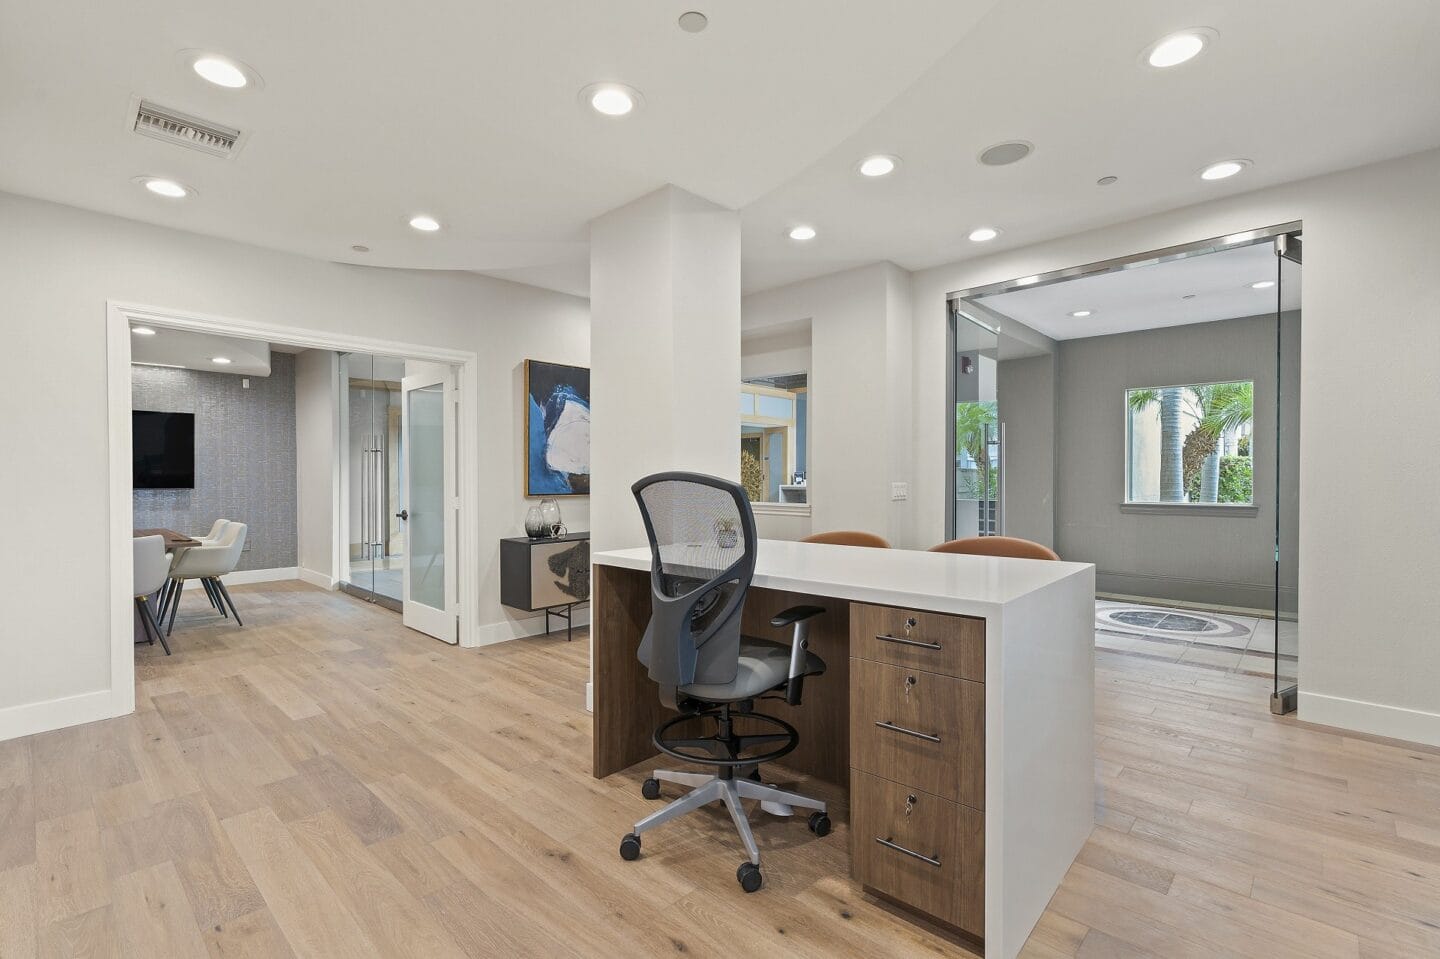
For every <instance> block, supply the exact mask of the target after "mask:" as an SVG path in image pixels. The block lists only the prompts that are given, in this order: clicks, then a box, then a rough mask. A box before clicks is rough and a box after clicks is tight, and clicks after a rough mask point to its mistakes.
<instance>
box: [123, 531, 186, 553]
mask: <svg viewBox="0 0 1440 959" xmlns="http://www.w3.org/2000/svg"><path fill="white" fill-rule="evenodd" d="M142 536H163V537H165V549H166V550H167V551H168V550H176V549H187V548H189V547H191V546H199V545H200V541H199V540H198V539H196V538H195V537H193V536H186V535H185V534H184V533H177V532H175V531H174V530H173V529H165V528H163V527H161V528H159V529H137V530H135V538H136V539H139V538H140V537H142Z"/></svg>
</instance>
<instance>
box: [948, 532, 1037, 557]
mask: <svg viewBox="0 0 1440 959" xmlns="http://www.w3.org/2000/svg"><path fill="white" fill-rule="evenodd" d="M929 551H930V552H932V553H969V554H970V555H972V556H1009V557H1012V558H1014V559H1059V558H1060V554H1059V553H1057V552H1055V551H1054V550H1053V549H1051V548H1050V547H1048V546H1041V545H1040V544H1039V543H1032V542H1030V540H1028V539H1020V538H1019V537H1017V536H967V537H966V538H965V539H952V540H950V541H949V542H948V543H941V544H940V545H939V546H932V547H930V550H929Z"/></svg>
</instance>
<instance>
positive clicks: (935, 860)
mask: <svg viewBox="0 0 1440 959" xmlns="http://www.w3.org/2000/svg"><path fill="white" fill-rule="evenodd" d="M875 841H876V842H878V843H879V844H880V845H882V846H884V847H885V848H886V849H893V850H895V851H896V852H899V853H904V854H905V855H907V856H910V857H911V858H914V859H918V860H920V861H921V862H928V863H929V864H930V865H932V866H934V867H935V868H936V869H939V868H940V858H939V857H938V856H934V857H932V856H927V855H925V854H924V853H919V852H916V851H915V850H913V849H906V848H905V847H904V846H902V845H900V844H899V843H898V842H891V841H890V840H888V839H881V838H880V837H879V836H876V837H875Z"/></svg>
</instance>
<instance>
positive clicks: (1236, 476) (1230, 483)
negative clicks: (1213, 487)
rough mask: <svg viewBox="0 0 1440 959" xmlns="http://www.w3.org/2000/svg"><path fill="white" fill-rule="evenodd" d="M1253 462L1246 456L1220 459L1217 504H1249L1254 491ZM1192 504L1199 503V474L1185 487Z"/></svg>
mask: <svg viewBox="0 0 1440 959" xmlns="http://www.w3.org/2000/svg"><path fill="white" fill-rule="evenodd" d="M1253 466H1254V464H1253V461H1252V460H1251V459H1250V457H1248V456H1222V457H1220V492H1219V494H1218V495H1217V496H1216V498H1215V502H1217V503H1249V502H1250V501H1251V499H1250V497H1251V493H1252V491H1253V489H1254V485H1255V480H1254V469H1253ZM1185 492H1186V493H1187V494H1188V495H1189V497H1190V501H1191V502H1192V503H1195V502H1199V501H1200V474H1199V472H1196V474H1195V478H1194V480H1193V481H1192V482H1191V483H1190V485H1189V486H1186V487H1185Z"/></svg>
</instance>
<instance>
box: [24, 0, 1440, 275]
mask: <svg viewBox="0 0 1440 959" xmlns="http://www.w3.org/2000/svg"><path fill="white" fill-rule="evenodd" d="M694 5H695V0H679V2H675V0H612V2H608V3H603V4H601V3H594V2H587V0H552V2H547V3H513V2H501V0H429V2H427V3H423V4H398V3H393V2H390V0H350V2H348V3H346V4H344V5H341V6H332V5H317V4H294V3H286V2H282V0H252V2H249V3H245V4H228V5H211V4H198V3H183V2H181V0H132V2H127V3H123V4H120V3H93V2H89V0H49V2H46V3H43V4H40V3H33V2H29V0H0V143H3V144H4V145H5V150H4V154H3V158H0V189H4V190H9V191H13V192H16V193H22V194H27V195H31V196H38V197H42V198H46V199H51V200H56V201H59V202H63V203H69V204H73V205H76V206H81V207H85V208H89V209H96V210H101V211H104V212H109V213H115V214H119V215H121V216H127V217H131V218H134V219H139V220H144V221H148V222H153V223H160V224H164V225H167V226H173V227H177V228H181V229H187V230H194V231H197V232H200V233H207V234H212V235H216V236H223V237H228V238H231V239H237V240H242V241H246V242H251V243H256V244H260V245H263V246H268V247H273V248H277V249H283V250H289V251H293V252H297V253H303V254H307V255H311V256H316V257H321V258H324V259H331V260H340V261H346V262H362V263H368V264H374V265H378V266H394V267H414V268H432V269H466V270H475V271H479V272H485V273H490V274H493V275H498V276H507V277H510V278H513V279H518V280H521V281H524V282H530V283H535V284H537V285H542V286H549V287H551V288H555V289H562V290H566V291H568V292H574V293H584V292H585V291H586V289H587V288H588V267H587V263H586V260H587V256H588V242H587V229H586V224H587V223H588V222H589V221H590V220H591V219H593V218H594V217H595V216H597V215H599V214H601V213H603V212H605V211H607V210H609V209H612V208H614V207H616V206H619V205H621V204H623V203H625V202H628V201H629V200H631V199H633V198H635V197H637V196H640V195H642V194H644V193H646V192H648V191H650V190H652V189H655V188H657V187H659V186H661V185H662V184H664V183H666V182H671V183H675V184H677V185H679V186H681V187H683V188H685V189H688V190H691V191H693V192H695V193H698V194H700V195H702V196H705V197H708V198H710V199H712V200H714V201H716V202H719V203H722V204H725V205H727V206H731V207H734V208H737V209H740V210H741V211H742V219H743V223H744V279H745V286H746V289H747V290H751V291H753V290H757V289H763V288H767V287H770V286H773V285H777V284H780V283H784V282H788V281H792V280H796V279H801V278H804V277H808V276H814V275H819V274H822V273H826V272H830V271H832V270H836V269H841V268H844V267H848V266H854V265H858V264H861V263H868V262H874V261H876V260H881V259H889V260H893V261H895V262H897V263H899V264H900V265H901V266H904V267H906V268H909V269H918V268H922V267H926V266H931V265H934V264H937V263H942V262H946V261H949V260H954V259H959V258H963V257H965V256H971V255H978V254H980V253H990V252H993V251H994V250H996V249H998V248H1002V247H1005V246H1011V245H1023V244H1027V243H1032V242H1035V241H1037V240H1041V239H1045V238H1048V237H1053V236H1058V235H1062V234H1065V233H1069V232H1073V231H1075V230H1079V229H1085V228H1090V227H1094V226H1099V225H1103V224H1105V223H1110V222H1116V221H1120V220H1124V219H1128V218H1131V217H1134V216H1137V215H1142V214H1145V213H1149V212H1155V211H1158V210H1162V209H1169V208H1173V207H1176V206H1181V205H1184V204H1188V203H1192V202H1196V201H1200V200H1204V199H1206V198H1209V197H1214V196H1221V195H1226V194H1230V193H1235V192H1239V191H1242V190H1247V189H1252V188H1255V187H1259V186H1265V185H1269V184H1273V183H1277V182H1282V181H1287V180H1293V179H1297V178H1300V177H1304V176H1309V175H1313V174H1317V173H1322V172H1327V171H1331V170H1336V169H1342V168H1345V167H1350V166H1355V165H1358V164H1361V163H1365V162H1369V161H1373V160H1377V159H1382V158H1385V157H1391V156H1398V155H1402V154H1405V153H1411V152H1415V151H1418V150H1421V149H1426V148H1429V147H1433V146H1436V145H1440V98H1437V97H1435V96H1434V91H1435V90H1436V89H1440V56H1437V55H1436V54H1435V46H1436V44H1437V41H1440V4H1436V3H1434V2H1433V0H1385V2H1384V3H1376V4H1369V5H1366V6H1365V8H1364V13H1363V21H1357V17H1358V16H1359V15H1358V14H1357V13H1356V9H1357V8H1356V7H1355V5H1354V4H1353V3H1351V2H1342V0H1266V2H1264V3H1255V2H1253V0H1197V2H1190V3H1183V4H1182V3H1163V4H1161V3H1155V2H1154V0H1105V2H1104V3H1103V4H1102V3H1097V2H1090V3H1063V2H1056V0H906V2H904V3H899V4H844V5H841V4H835V3H830V2H826V0H785V2H784V3H774V2H764V0H729V2H728V3H726V4H724V5H717V6H714V7H711V8H710V9H708V10H706V12H707V13H708V14H709V15H710V18H711V20H710V27H709V29H708V30H706V31H705V32H703V33H700V34H687V33H684V32H682V31H680V30H679V28H678V27H677V26H676V24H675V19H676V17H677V16H678V15H679V14H680V13H681V12H683V11H685V10H687V9H691V8H692V7H693V6H694ZM701 8H702V9H705V5H704V4H701ZM281 24H283V28H278V29H277V25H281ZM1195 25H1206V26H1210V27H1214V28H1215V29H1217V30H1218V31H1219V40H1218V41H1217V42H1216V43H1215V44H1214V45H1213V46H1212V48H1211V49H1210V50H1207V51H1206V52H1205V53H1204V54H1203V55H1202V56H1201V57H1200V58H1198V59H1197V60H1195V61H1193V62H1191V63H1189V64H1186V65H1184V66H1181V67H1178V68H1175V69H1173V70H1170V71H1164V72H1159V71H1154V70H1151V69H1149V68H1146V67H1142V66H1141V65H1140V64H1139V54H1140V52H1141V50H1142V49H1143V48H1144V47H1145V46H1146V45H1147V44H1149V43H1151V42H1152V41H1154V40H1155V39H1157V38H1159V37H1160V36H1161V35H1163V34H1165V33H1167V32H1170V31H1173V30H1175V29H1178V28H1182V27H1187V26H1195ZM187 48H204V49H214V50H216V51H219V52H223V53H227V54H229V55H231V56H234V57H237V58H239V59H241V60H243V61H246V62H247V63H249V64H251V65H252V66H253V67H255V68H256V69H257V70H258V71H259V73H260V74H261V75H262V76H263V77H264V80H265V84H264V88H263V89H261V90H246V91H239V92H233V91H224V90H220V89H218V88H215V87H211V86H209V85H207V84H205V83H203V82H202V81H200V80H199V79H198V78H196V77H194V76H193V75H192V74H189V73H188V72H187V71H186V69H185V68H184V66H183V65H182V64H181V63H180V62H179V61H178V59H177V54H178V51H180V50H182V49H187ZM606 79H614V80H623V81H624V82H626V83H629V84H631V85H633V86H635V87H638V88H639V89H640V90H641V91H642V92H643V94H644V97H645V105H644V108H643V109H642V110H641V111H640V112H638V113H637V114H636V115H634V116H632V117H628V118H626V119H623V120H619V121H613V120H606V119H603V118H600V117H598V116H596V115H594V114H593V113H590V112H589V111H588V110H586V109H584V108H582V107H581V106H580V105H579V103H578V101H577V94H578V92H579V90H580V89H581V87H583V86H585V85H586V84H588V83H590V82H593V81H596V80H606ZM1427 90H1429V91H1431V92H1430V93H1428V94H1427V93H1426V92H1425V91H1427ZM135 95H140V96H144V97H147V98H149V99H152V100H155V101H156V102H158V103H161V104H163V105H165V106H169V107H174V108H177V109H181V110H184V111H187V112H190V113H195V114H198V115H200V116H202V117H206V118H209V119H213V120H217V121H220V122H222V123H228V124H231V125H234V126H238V127H240V128H241V129H243V130H245V131H246V132H247V133H248V134H249V139H248V141H247V142H246V144H245V146H244V148H243V149H242V150H241V152H240V154H239V155H238V156H237V157H236V158H235V159H233V160H219V159H214V158H211V157H208V156H204V155H202V154H198V153H193V152H190V151H185V150H181V149H177V148H175V147H173V146H170V145H167V144H163V143H159V142H156V141H153V140H148V139H145V138H142V137H138V136H135V135H134V134H132V133H130V132H129V131H128V130H127V129H126V128H125V114H126V109H127V107H128V105H129V102H130V99H131V97H132V96H135ZM1014 137H1019V138H1024V139H1027V140H1030V141H1032V142H1033V143H1035V145H1036V148H1037V149H1036V152H1035V154H1034V155H1033V156H1032V157H1030V158H1029V159H1027V160H1025V161H1022V162H1021V163H1020V164H1017V165H1015V166H1013V167H1006V168H987V167H982V166H980V165H979V164H978V163H976V162H975V156H976V154H977V153H978V152H979V151H980V150H981V149H982V148H984V147H985V146H987V145H989V144H991V143H994V142H997V141H999V140H1004V139H1009V138H1014ZM870 152H886V153H894V154H898V155H900V156H901V157H902V158H903V161H904V162H903V164H902V166H901V168H900V170H899V171H898V172H897V173H896V174H894V175H892V176H891V177H888V178H885V179H882V180H876V181H867V180H861V179H860V178H859V177H858V176H856V175H855V173H854V165H855V163H856V162H857V161H858V160H859V159H860V157H861V156H863V155H864V154H866V153H870ZM1230 156H1244V157H1248V158H1250V159H1253V160H1254V161H1255V166H1254V168H1253V169H1251V170H1250V171H1248V172H1247V173H1245V174H1243V175H1241V176H1240V177H1237V178H1235V179H1234V180H1229V181H1224V182H1220V183H1203V182H1201V181H1200V180H1199V179H1198V178H1197V177H1196V176H1195V173H1196V171H1197V170H1198V169H1199V168H1200V167H1201V166H1203V165H1205V164H1206V163H1209V162H1211V161H1213V160H1216V159H1221V158H1225V157H1230ZM141 174H151V175H168V176H172V177H175V178H177V179H180V180H182V181H184V182H187V183H189V184H190V185H192V186H194V187H196V188H197V190H198V191H199V192H198V195H197V196H195V197H193V198H191V199H189V200H186V201H183V202H178V203H177V202H166V201H163V200H159V199H157V198H155V197H152V196H150V195H148V194H146V193H145V192H144V191H143V190H141V189H140V188H138V187H137V186H136V185H135V184H134V183H132V182H131V178H132V177H135V176H137V175H141ZM1107 174H1111V175H1115V176H1118V177H1120V181H1119V182H1118V183H1116V184H1115V185H1114V186H1110V187H1105V188H1101V187H1097V186H1096V185H1095V182H1094V181H1095V179H1096V178H1097V177H1100V176H1104V175H1107ZM419 211H425V212H429V213H432V214H434V215H435V216H438V217H439V218H440V219H441V220H442V221H443V222H444V223H445V224H446V229H445V230H443V231H442V232H440V233H439V234H435V235H422V234H419V233H416V232H414V231H412V230H410V229H409V228H408V227H406V226H405V223H404V221H405V219H406V218H407V217H408V216H409V215H410V214H413V213H415V212H419ZM797 221H805V222H810V223H813V224H814V225H815V226H816V227H817V229H818V230H819V236H818V237H817V239H815V240H814V241H811V242H810V243H807V244H803V245H802V244H796V243H794V242H792V241H790V240H788V239H786V238H785V236H784V233H785V231H786V230H787V229H788V228H789V226H791V225H793V224H794V223H795V222H797ZM982 223H983V224H991V225H995V226H998V227H1000V228H1002V229H1003V230H1004V233H1003V235H1002V236H1001V237H1000V239H999V240H996V241H994V242H992V243H989V244H985V245H983V246H980V245H975V244H970V243H968V242H967V241H966V240H965V239H964V237H965V234H966V233H968V232H969V230H970V229H971V228H972V227H974V226H976V225H979V224H982ZM1256 225H1257V226H1261V225H1265V224H1256ZM355 243H360V244H365V245H367V246H369V247H370V248H371V252H370V253H368V254H356V253H352V252H351V250H350V246H351V245H352V244H355Z"/></svg>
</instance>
